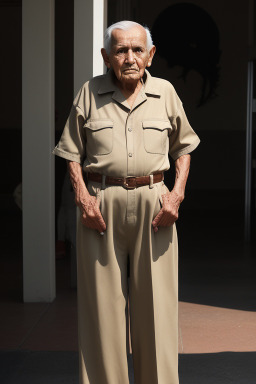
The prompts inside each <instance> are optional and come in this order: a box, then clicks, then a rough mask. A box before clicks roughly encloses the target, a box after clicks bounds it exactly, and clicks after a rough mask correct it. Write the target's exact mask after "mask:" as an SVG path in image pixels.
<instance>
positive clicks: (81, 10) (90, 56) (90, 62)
mask: <svg viewBox="0 0 256 384" xmlns="http://www.w3.org/2000/svg"><path fill="white" fill-rule="evenodd" d="M106 26H107V0H74V96H75V95H76V94H77V92H78V90H79V88H80V87H81V86H82V85H83V83H85V82H86V81H87V80H89V79H91V78H92V77H94V76H98V75H102V74H103V72H104V64H103V60H102V57H101V52H100V50H101V48H103V33H104V30H105V28H106Z"/></svg>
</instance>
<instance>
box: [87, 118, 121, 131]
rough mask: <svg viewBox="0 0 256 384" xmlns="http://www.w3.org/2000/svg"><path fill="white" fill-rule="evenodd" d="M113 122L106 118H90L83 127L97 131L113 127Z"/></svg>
mask: <svg viewBox="0 0 256 384" xmlns="http://www.w3.org/2000/svg"><path fill="white" fill-rule="evenodd" d="M113 126H114V122H113V121H112V120H108V119H102V120H91V121H88V122H87V123H85V124H84V127H86V128H89V129H91V130H92V131H98V130H100V129H104V128H113Z"/></svg>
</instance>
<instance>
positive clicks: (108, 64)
mask: <svg viewBox="0 0 256 384" xmlns="http://www.w3.org/2000/svg"><path fill="white" fill-rule="evenodd" d="M101 55H102V57H103V60H104V63H105V65H106V67H107V68H110V67H111V65H110V61H109V57H108V54H107V52H106V49H105V48H101Z"/></svg>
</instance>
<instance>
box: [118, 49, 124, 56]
mask: <svg viewBox="0 0 256 384" xmlns="http://www.w3.org/2000/svg"><path fill="white" fill-rule="evenodd" d="M124 53H125V49H124V48H120V49H118V50H117V54H119V55H120V54H121V55H122V54H124Z"/></svg>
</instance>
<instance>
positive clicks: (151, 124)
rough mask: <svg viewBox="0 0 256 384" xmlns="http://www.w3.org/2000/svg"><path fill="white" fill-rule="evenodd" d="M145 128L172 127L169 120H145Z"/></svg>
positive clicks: (161, 128)
mask: <svg viewBox="0 0 256 384" xmlns="http://www.w3.org/2000/svg"><path fill="white" fill-rule="evenodd" d="M142 126H143V128H144V129H148V128H149V129H158V130H160V131H164V130H165V129H170V130H171V129H172V126H171V123H170V121H169V120H144V121H143V122H142Z"/></svg>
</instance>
